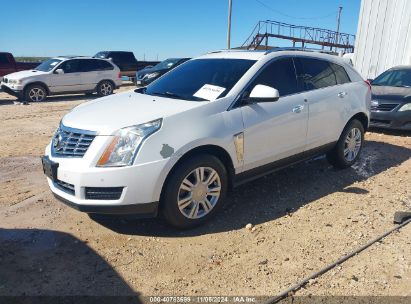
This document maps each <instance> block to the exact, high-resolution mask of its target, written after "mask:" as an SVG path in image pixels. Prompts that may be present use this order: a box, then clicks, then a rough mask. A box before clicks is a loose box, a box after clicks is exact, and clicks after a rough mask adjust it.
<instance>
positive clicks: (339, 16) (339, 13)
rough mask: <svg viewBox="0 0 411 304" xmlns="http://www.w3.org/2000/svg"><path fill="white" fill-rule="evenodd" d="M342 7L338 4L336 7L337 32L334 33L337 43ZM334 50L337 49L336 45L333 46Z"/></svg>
mask: <svg viewBox="0 0 411 304" xmlns="http://www.w3.org/2000/svg"><path fill="white" fill-rule="evenodd" d="M342 10H343V7H342V6H340V7H339V8H338V15H337V34H336V35H335V43H338V38H339V37H338V36H339V35H340V24H341V13H342ZM335 51H337V47H335Z"/></svg>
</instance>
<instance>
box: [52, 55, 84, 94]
mask: <svg viewBox="0 0 411 304" xmlns="http://www.w3.org/2000/svg"><path fill="white" fill-rule="evenodd" d="M57 69H62V70H63V71H64V74H57V73H56V70H57ZM56 70H54V72H53V74H52V75H51V76H52V77H51V86H50V91H52V92H53V93H61V92H76V91H82V90H83V85H82V77H81V65H80V60H79V59H72V60H67V61H64V62H63V63H62V64H60V65H59V66H58V67H57V68H56Z"/></svg>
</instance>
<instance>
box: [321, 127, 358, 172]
mask: <svg viewBox="0 0 411 304" xmlns="http://www.w3.org/2000/svg"><path fill="white" fill-rule="evenodd" d="M363 143H364V126H363V125H362V123H361V122H360V121H358V120H356V119H354V120H352V121H350V122H349V123H348V124H347V126H346V127H345V128H344V130H343V132H342V134H341V136H340V139H339V140H338V142H337V145H336V146H335V147H334V149H332V150H331V151H330V152H328V153H327V159H328V161H329V162H330V163H331V164H332V165H333V166H334V167H336V168H339V169H345V168H348V167H351V166H352V165H353V164H354V163H355V162H356V161H357V159H358V158H359V156H360V154H361V150H362V147H363Z"/></svg>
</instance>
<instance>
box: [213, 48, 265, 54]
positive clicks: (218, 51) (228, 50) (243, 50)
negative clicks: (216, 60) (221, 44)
mask: <svg viewBox="0 0 411 304" xmlns="http://www.w3.org/2000/svg"><path fill="white" fill-rule="evenodd" d="M222 52H229V53H240V52H265V50H247V49H240V48H236V49H223V50H216V51H210V52H208V53H207V54H215V53H222Z"/></svg>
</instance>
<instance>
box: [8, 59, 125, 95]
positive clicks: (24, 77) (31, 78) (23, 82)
mask: <svg viewBox="0 0 411 304" xmlns="http://www.w3.org/2000/svg"><path fill="white" fill-rule="evenodd" d="M52 59H58V60H61V62H60V63H58V64H56V65H55V66H54V67H53V68H52V69H51V70H50V71H48V72H43V71H37V70H28V71H20V72H16V73H11V74H8V75H5V76H4V78H7V79H8V82H7V83H5V82H1V85H4V86H6V87H8V88H9V89H11V90H12V91H14V92H16V93H22V92H23V91H24V89H25V88H26V87H27V86H28V85H30V84H33V83H42V84H44V85H45V86H46V87H47V89H48V90H49V92H50V93H51V94H61V93H77V92H86V91H94V90H95V89H96V86H97V84H98V83H99V82H100V81H102V80H111V81H112V82H113V83H114V85H115V87H119V86H121V84H122V81H121V78H119V73H120V69H119V68H118V67H117V66H116V65H115V64H113V62H111V61H109V60H106V59H95V58H89V57H73V58H71V57H56V58H52ZM85 59H92V60H104V61H107V62H109V63H110V64H111V65H112V66H113V69H112V70H102V71H91V72H76V73H64V74H57V73H56V70H57V69H59V68H60V66H61V65H62V64H63V63H64V62H66V61H68V60H85ZM16 80H17V81H19V83H18V84H14V83H10V81H12V82H13V81H16Z"/></svg>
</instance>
